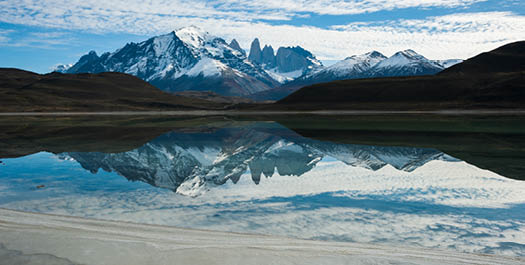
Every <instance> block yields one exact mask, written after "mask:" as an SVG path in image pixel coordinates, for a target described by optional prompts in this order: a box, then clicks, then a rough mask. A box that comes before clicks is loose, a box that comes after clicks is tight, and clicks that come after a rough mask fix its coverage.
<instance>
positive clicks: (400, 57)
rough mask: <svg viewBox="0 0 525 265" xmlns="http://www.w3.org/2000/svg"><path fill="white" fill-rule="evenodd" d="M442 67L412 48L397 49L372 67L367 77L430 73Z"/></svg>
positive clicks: (434, 72) (436, 71)
mask: <svg viewBox="0 0 525 265" xmlns="http://www.w3.org/2000/svg"><path fill="white" fill-rule="evenodd" d="M443 69H444V67H443V66H442V65H440V64H438V63H436V62H434V61H431V60H429V59H427V58H425V57H424V56H423V55H421V54H418V53H417V52H415V51H413V50H404V51H399V52H397V53H395V54H394V55H392V57H390V58H386V59H384V60H382V61H380V62H378V63H377V64H376V65H374V67H372V68H371V69H370V70H369V71H368V73H367V75H368V77H388V76H413V75H432V74H436V73H438V72H440V71H441V70H443Z"/></svg>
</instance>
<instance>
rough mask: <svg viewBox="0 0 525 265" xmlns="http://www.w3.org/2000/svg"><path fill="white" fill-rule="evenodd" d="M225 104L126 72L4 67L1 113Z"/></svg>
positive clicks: (0, 80)
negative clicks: (170, 90) (170, 91)
mask: <svg viewBox="0 0 525 265" xmlns="http://www.w3.org/2000/svg"><path fill="white" fill-rule="evenodd" d="M223 106H224V105H223V104H219V103H214V102H210V101H206V100H202V99H195V98H187V97H181V96H174V95H171V94H168V93H165V92H162V91H160V90H159V89H157V88H156V87H154V86H152V85H150V84H148V83H147V82H144V81H142V80H141V79H139V78H137V77H134V76H131V75H128V74H122V73H100V74H60V73H56V72H55V73H51V74H46V75H39V74H36V73H32V72H27V71H23V70H18V69H10V68H0V112H17V111H125V110H177V109H217V108H219V109H220V108H222V107H223Z"/></svg>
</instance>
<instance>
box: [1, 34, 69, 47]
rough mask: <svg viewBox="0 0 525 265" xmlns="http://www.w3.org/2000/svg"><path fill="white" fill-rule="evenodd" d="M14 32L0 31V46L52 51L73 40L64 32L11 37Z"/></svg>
mask: <svg viewBox="0 0 525 265" xmlns="http://www.w3.org/2000/svg"><path fill="white" fill-rule="evenodd" d="M15 32H16V31H14V30H0V44H2V46H9V47H33V48H42V49H53V48H57V47H59V46H63V45H69V44H71V43H72V42H73V41H74V40H75V38H74V37H72V36H71V34H70V33H66V32H53V31H51V32H28V33H24V34H20V33H19V35H21V36H17V37H13V36H12V34H14V33H15Z"/></svg>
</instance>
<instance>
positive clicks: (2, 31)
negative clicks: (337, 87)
mask: <svg viewBox="0 0 525 265" xmlns="http://www.w3.org/2000/svg"><path fill="white" fill-rule="evenodd" d="M0 10H1V16H0V67H16V68H21V69H26V70H30V71H35V72H39V73H46V72H50V71H52V70H53V68H54V67H55V66H56V65H58V64H69V63H75V62H76V61H77V60H78V59H79V57H80V56H82V55H83V54H85V53H87V52H89V51H91V50H95V51H96V52H97V53H99V54H100V53H103V52H106V51H114V50H116V49H118V48H120V47H122V46H124V45H125V44H126V43H128V42H140V41H143V40H146V39H148V38H150V37H152V36H156V35H160V34H165V33H168V32H171V31H173V30H177V29H179V28H181V27H185V26H190V25H195V26H198V27H201V28H203V29H205V30H206V31H208V32H209V33H211V34H213V35H216V36H219V37H222V38H224V39H225V40H226V41H230V40H231V39H232V38H235V39H237V40H238V41H239V43H240V44H241V46H242V47H243V48H244V49H249V45H250V43H251V41H252V40H253V39H254V38H255V37H258V38H259V40H260V42H261V44H262V45H265V44H269V45H272V46H274V47H279V46H295V45H300V46H301V47H303V48H305V49H307V50H309V51H311V52H312V53H313V54H314V55H315V56H317V58H318V59H320V60H322V61H324V62H326V63H330V62H334V61H335V60H341V59H344V58H346V57H348V56H351V55H354V54H362V53H365V52H369V51H371V50H377V51H379V52H382V53H383V54H385V55H386V56H391V55H392V54H393V53H395V52H396V51H400V50H405V49H413V50H415V51H416V52H418V53H421V54H422V55H424V56H426V57H427V58H429V59H453V58H454V59H467V58H469V57H472V56H475V55H476V54H479V53H481V52H485V51H489V50H491V49H494V48H497V47H499V46H501V45H503V44H506V43H510V42H513V41H518V40H525V1H523V0H506V1H495V0H346V1H338V0H279V1H275V0H258V1H253V0H213V1H204V0H146V1H145V0H111V1H107V0H105V1H103V0H0Z"/></svg>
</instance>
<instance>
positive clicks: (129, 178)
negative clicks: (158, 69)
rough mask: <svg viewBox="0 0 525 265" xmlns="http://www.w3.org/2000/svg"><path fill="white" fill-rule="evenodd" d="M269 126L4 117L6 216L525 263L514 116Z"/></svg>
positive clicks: (524, 196)
mask: <svg viewBox="0 0 525 265" xmlns="http://www.w3.org/2000/svg"><path fill="white" fill-rule="evenodd" d="M275 120H278V119H275V118H274V119H268V118H258V119H253V120H252V119H249V118H242V119H232V118H225V117H200V118H194V117H193V118H187V119H186V118H185V119H175V120H170V119H167V118H158V119H157V118H155V119H152V118H148V119H145V120H144V119H141V118H132V119H126V120H117V121H115V120H111V119H110V120H100V119H95V120H91V119H86V120H82V119H81V120H78V118H75V119H65V118H64V119H51V120H49V119H48V120H42V119H38V118H35V119H29V120H23V121H5V122H4V124H5V125H6V126H7V125H10V127H9V129H6V130H4V132H3V135H2V138H1V139H2V140H1V141H0V147H1V149H0V150H1V151H2V152H1V154H0V155H1V156H2V157H3V158H1V160H2V163H1V164H0V207H3V208H10V209H17V210H24V211H34V212H42V213H54V214H65V215H74V216H81V217H89V218H101V219H111V220H123V221H131V222H140V223H151V224H162V225H174V226H180V227H189V228H200V229H211V230H221V231H235V232H248V233H261V234H274V235H286V236H291V237H297V238H307V239H321V240H334V241H352V242H369V243H380V244H387V245H399V244H401V245H411V246H424V247H435V248H445V249H454V250H459V251H466V252H478V253H496V254H504V255H512V256H523V255H525V182H522V181H520V180H519V179H520V177H522V176H523V171H521V167H520V162H521V161H522V160H521V157H522V156H523V154H522V145H523V142H522V141H521V140H522V139H523V134H524V133H523V132H524V131H523V130H521V127H519V126H514V125H513V123H516V124H520V122H521V119H520V118H508V119H495V120H486V119H483V120H478V119H475V120H472V119H468V120H461V119H460V120H458V119H457V118H454V119H452V120H448V119H445V121H443V119H438V120H435V121H434V122H428V121H427V122H425V121H424V120H420V119H419V118H416V119H415V120H410V121H409V122H407V121H405V122H403V121H400V120H397V121H396V119H395V118H393V117H389V118H388V119H386V121H385V120H382V121H381V122H374V119H373V118H369V119H365V120H359V121H356V120H355V118H352V119H350V120H344V119H343V120H341V118H338V119H335V120H330V119H319V118H316V119H313V118H307V119H305V118H297V119H295V118H294V119H284V120H278V122H276V121H275ZM388 121H390V122H388ZM465 124H467V125H468V126H466V125H465ZM494 124H496V125H497V126H494ZM13 125H17V126H13ZM443 125H446V126H443ZM396 128H397V129H396ZM440 128H441V129H440ZM439 130H441V132H440V133H439ZM403 135H405V137H402V136H403ZM474 135H475V136H476V137H473V136H474ZM305 136H308V137H305ZM479 141H483V142H484V143H485V144H484V146H479ZM374 143H375V144H374ZM436 147H437V148H436ZM441 149H444V150H441ZM480 150H485V152H481V151H480ZM448 151H450V152H448ZM509 161H510V162H509ZM503 164H506V165H507V167H504V166H502V165H503ZM508 168H512V170H508ZM502 172H510V174H509V176H510V177H509V176H506V175H505V174H503V173H502ZM502 174H503V175H502Z"/></svg>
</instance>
